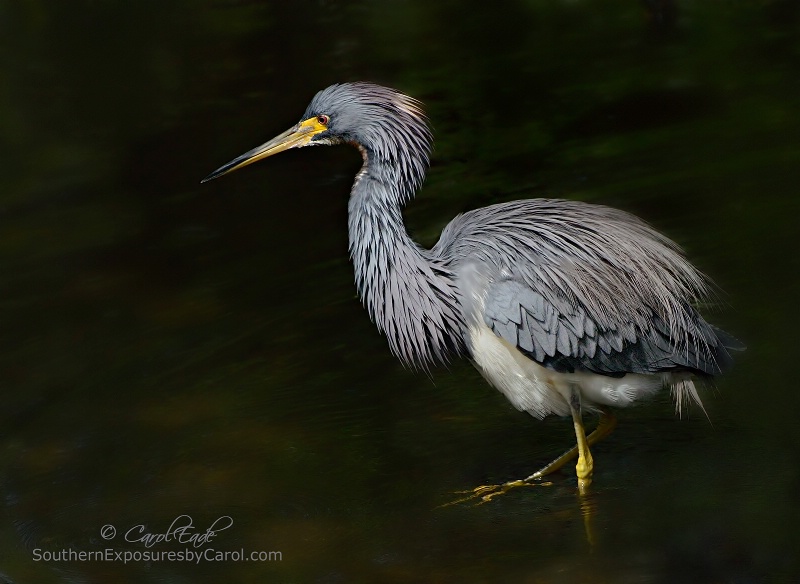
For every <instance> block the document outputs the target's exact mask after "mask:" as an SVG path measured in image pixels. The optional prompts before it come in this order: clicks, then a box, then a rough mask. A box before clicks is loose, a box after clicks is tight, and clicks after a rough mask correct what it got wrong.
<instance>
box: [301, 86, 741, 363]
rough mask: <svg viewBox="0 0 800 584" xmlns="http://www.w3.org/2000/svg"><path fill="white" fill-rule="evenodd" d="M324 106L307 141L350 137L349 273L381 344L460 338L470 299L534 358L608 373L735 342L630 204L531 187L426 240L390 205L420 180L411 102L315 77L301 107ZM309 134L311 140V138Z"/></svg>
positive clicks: (438, 346)
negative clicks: (355, 162) (700, 309)
mask: <svg viewBox="0 0 800 584" xmlns="http://www.w3.org/2000/svg"><path fill="white" fill-rule="evenodd" d="M321 114H324V115H327V116H329V117H330V123H329V125H328V131H327V132H324V133H321V134H319V135H318V136H316V137H315V139H314V142H316V143H321V144H332V143H340V142H346V143H351V144H354V145H356V146H357V147H358V148H359V150H360V151H361V153H362V156H363V158H364V166H363V167H362V169H361V171H360V172H359V174H358V176H357V177H356V181H355V183H354V185H353V189H352V192H351V197H350V202H349V234H350V254H351V257H352V260H353V263H354V267H355V273H356V285H357V288H358V291H359V294H360V295H361V297H362V299H363V302H364V304H365V306H366V308H367V310H368V312H369V314H370V316H371V318H372V319H373V320H374V322H375V323H376V324H377V326H378V328H379V329H380V330H381V331H382V332H383V333H384V334H385V335H386V337H387V339H388V341H389V345H390V348H391V350H392V352H393V353H394V354H395V355H396V356H397V357H399V358H400V359H401V360H402V361H403V362H404V363H406V364H407V365H410V366H416V367H423V368H427V367H428V366H429V365H431V364H433V363H435V362H437V361H442V362H443V361H447V360H448V358H449V356H451V355H454V354H460V353H465V352H469V348H468V347H467V345H466V342H465V340H464V332H465V330H466V327H467V322H468V320H469V319H470V318H471V317H472V316H473V315H471V314H466V307H467V306H472V303H471V301H469V300H467V299H465V298H462V296H461V294H462V291H461V290H460V289H459V284H458V279H459V273H460V272H461V271H462V270H463V269H465V268H466V267H469V268H470V269H477V270H479V271H480V272H481V274H482V280H481V281H482V282H484V284H483V285H482V287H481V288H480V289H478V290H470V292H471V294H474V295H477V296H479V297H480V299H481V302H482V303H483V308H484V313H483V318H484V320H485V323H486V325H487V326H489V327H490V328H491V329H492V330H493V331H494V332H495V333H496V334H497V335H499V336H501V337H502V338H504V339H505V340H507V341H508V342H510V343H511V344H513V345H514V346H516V347H518V348H519V349H520V350H521V351H523V352H524V353H525V354H526V355H528V356H529V357H531V358H532V359H534V360H536V361H537V362H540V363H541V364H543V365H545V366H546V367H550V368H552V369H555V370H558V371H574V370H587V371H594V372H597V373H601V374H604V375H611V376H618V375H623V374H625V373H627V372H637V373H653V372H665V371H666V372H669V371H684V370H686V371H690V372H693V373H699V374H702V375H715V374H717V373H719V372H721V371H722V370H724V369H725V368H727V367H728V366H729V365H730V363H731V357H730V355H729V353H728V351H727V348H738V346H737V345H738V342H736V341H735V339H733V338H732V337H730V336H729V335H727V334H726V333H724V332H722V331H719V329H716V328H714V327H712V326H711V325H709V324H708V323H706V322H705V321H704V320H703V319H702V317H700V316H699V315H698V313H697V312H696V311H695V310H694V308H693V307H692V305H693V304H695V303H697V302H700V301H703V300H705V299H707V298H708V290H709V286H708V284H707V282H706V280H705V278H704V276H703V275H702V274H700V272H698V271H697V270H696V269H695V268H694V267H693V266H692V265H691V264H690V263H689V262H688V261H687V260H686V259H685V258H684V256H683V254H682V252H681V250H680V249H679V248H678V246H677V245H676V244H675V243H673V242H672V241H670V240H669V239H668V238H666V237H664V236H663V235H661V234H659V233H657V232H656V231H654V230H653V229H652V228H650V227H649V226H648V225H647V224H645V223H644V222H642V221H641V220H639V219H637V218H636V217H634V216H632V215H630V214H628V213H624V212H622V211H618V210H615V209H611V208H608V207H603V206H599V205H591V204H587V203H581V202H573V201H564V200H545V199H532V200H523V201H514V202H510V203H502V204H498V205H493V206H490V207H485V208H482V209H477V210H474V211H470V212H468V213H464V214H463V215H460V216H458V217H456V218H455V219H454V220H453V221H452V222H451V223H450V224H448V225H447V227H445V229H444V231H443V232H442V235H441V238H440V240H439V242H438V243H437V244H436V245H435V246H434V247H433V249H431V250H424V249H421V248H420V247H419V246H418V245H417V244H416V243H414V242H413V241H412V240H411V238H410V237H409V235H408V233H407V232H406V229H405V226H404V224H403V218H402V212H401V210H402V206H403V205H404V204H405V203H406V202H408V200H409V199H410V198H411V197H413V195H414V193H415V192H416V190H417V189H418V188H419V186H420V185H421V184H422V181H423V179H424V176H425V171H426V169H427V166H428V157H429V153H430V149H431V142H432V138H431V134H430V130H429V129H428V126H427V123H426V120H425V117H424V114H423V113H422V110H421V107H420V105H419V102H417V101H416V100H414V99H412V98H410V97H408V96H405V95H403V94H401V93H399V92H396V91H394V90H391V89H388V88H385V87H381V86H378V85H373V84H369V83H345V84H339V85H334V86H331V87H329V88H327V89H324V90H322V91H320V92H319V93H318V94H317V95H316V96H315V97H314V99H313V100H312V102H311V104H310V105H309V107H308V109H307V110H306V113H305V116H304V119H307V118H309V117H312V116H316V115H321ZM312 143H313V142H312Z"/></svg>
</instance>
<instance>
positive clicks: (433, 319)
mask: <svg viewBox="0 0 800 584" xmlns="http://www.w3.org/2000/svg"><path fill="white" fill-rule="evenodd" d="M362 154H363V156H364V166H363V167H362V169H361V171H360V172H359V173H358V176H357V177H356V181H355V184H354V185H353V190H352V193H351V196H350V203H349V232H350V257H351V258H352V260H353V265H354V268H355V274H356V286H357V288H358V292H359V295H360V296H361V299H362V301H363V302H364V305H365V307H366V308H367V311H368V312H369V314H370V317H371V318H372V320H373V321H374V322H375V324H376V325H377V326H378V328H379V329H380V331H381V332H383V333H384V334H385V335H386V337H387V339H388V341H389V346H390V348H391V350H392V352H393V353H394V354H395V355H396V356H397V357H398V358H399V359H400V360H401V361H403V362H404V363H405V364H406V365H410V366H415V367H423V368H425V367H427V366H428V365H429V364H432V363H435V362H437V361H440V362H445V361H447V360H448V357H449V355H451V354H454V353H459V352H461V351H462V349H463V347H462V341H461V330H462V317H461V309H460V304H461V303H460V298H459V293H458V289H457V287H456V284H455V282H454V278H453V275H452V273H451V272H449V270H448V269H447V268H446V267H445V266H443V265H441V263H440V262H437V261H435V260H434V259H433V258H431V257H430V255H429V253H428V252H427V251H426V250H423V249H422V248H420V247H419V246H418V245H417V244H416V243H415V242H414V241H413V240H412V239H411V237H410V236H409V235H408V232H407V231H406V228H405V225H404V224H403V215H402V204H403V202H404V201H406V200H408V199H409V198H410V197H411V196H413V189H414V188H415V187H409V186H408V185H409V184H410V183H409V182H408V180H407V178H408V177H404V176H402V172H401V170H399V169H397V168H394V167H393V166H392V165H391V164H390V163H388V162H387V161H379V162H378V163H375V162H376V161H375V160H372V159H371V155H370V153H369V152H367V151H365V150H363V149H362ZM420 182H421V179H420ZM398 185H405V188H411V189H412V190H411V192H410V193H409V192H405V191H402V190H400V189H402V187H398Z"/></svg>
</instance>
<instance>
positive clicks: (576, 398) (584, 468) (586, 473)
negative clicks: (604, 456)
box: [569, 386, 594, 495]
mask: <svg viewBox="0 0 800 584" xmlns="http://www.w3.org/2000/svg"><path fill="white" fill-rule="evenodd" d="M569 411H570V412H572V423H573V424H574V426H575V439H576V441H577V442H578V463H577V464H576V465H575V472H576V474H577V475H578V492H579V493H580V494H581V495H584V494H585V493H586V490H587V489H588V488H589V485H591V484H592V473H593V472H594V460H593V459H592V453H591V451H590V450H589V442H588V441H587V440H586V431H585V430H584V429H583V416H582V415H581V394H580V393H579V391H578V388H577V387H574V386H573V387H572V392H571V395H570V400H569Z"/></svg>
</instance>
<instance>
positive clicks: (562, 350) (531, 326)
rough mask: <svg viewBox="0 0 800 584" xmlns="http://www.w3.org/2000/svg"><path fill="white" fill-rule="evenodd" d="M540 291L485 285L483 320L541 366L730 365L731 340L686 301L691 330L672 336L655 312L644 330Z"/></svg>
mask: <svg viewBox="0 0 800 584" xmlns="http://www.w3.org/2000/svg"><path fill="white" fill-rule="evenodd" d="M542 292H544V293H542ZM542 292H540V291H537V290H535V289H534V288H532V287H531V286H530V285H528V284H526V283H523V282H520V281H518V280H515V279H504V280H500V281H496V282H494V283H493V284H490V286H489V288H488V289H487V294H486V305H485V313H484V321H485V323H486V325H487V326H488V327H489V328H491V329H492V331H494V333H495V334H497V335H498V336H500V337H502V338H503V339H505V340H506V341H508V342H509V343H511V344H513V345H514V346H516V347H517V348H518V349H519V350H520V351H522V352H523V353H524V354H525V355H527V356H528V357H530V358H531V359H533V360H534V361H537V362H538V363H541V364H542V365H544V366H545V367H548V368H551V369H554V370H556V371H562V372H573V371H592V372H595V373H600V374H603V375H609V376H621V375H624V374H625V373H658V372H666V371H672V370H688V371H692V372H694V373H699V374H705V375H716V374H719V373H721V372H722V371H723V370H725V369H727V368H728V367H729V366H730V365H731V364H732V359H731V356H730V354H729V353H728V351H727V350H726V347H725V339H726V338H728V339H730V342H729V343H728V344H729V345H733V343H734V342H735V340H734V339H732V338H731V337H729V336H728V335H726V334H725V333H723V332H722V331H719V329H715V328H714V327H712V326H711V325H709V324H708V323H706V322H705V321H704V320H703V319H702V318H701V317H700V316H699V315H698V314H697V312H696V311H694V309H692V308H691V307H689V306H687V307H686V309H687V310H690V311H691V313H692V315H693V317H694V320H695V331H694V333H693V334H689V333H686V334H684V335H683V336H682V338H680V339H676V338H674V336H673V335H672V334H671V332H670V327H668V326H667V325H666V323H664V322H663V320H662V319H661V318H660V317H659V316H657V315H655V314H653V315H652V317H651V325H652V326H650V327H649V328H648V329H647V330H642V329H641V328H640V327H639V326H636V325H633V324H630V323H620V324H619V325H618V326H609V325H601V324H598V323H597V322H595V321H594V320H593V319H592V318H591V317H590V316H589V315H587V312H586V310H585V309H584V308H583V307H582V306H580V305H575V304H570V303H569V302H568V301H567V300H566V298H563V297H560V296H559V295H558V294H557V293H554V292H553V291H552V290H543V291H542ZM731 348H735V347H731Z"/></svg>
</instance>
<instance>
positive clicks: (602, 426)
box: [444, 403, 617, 506]
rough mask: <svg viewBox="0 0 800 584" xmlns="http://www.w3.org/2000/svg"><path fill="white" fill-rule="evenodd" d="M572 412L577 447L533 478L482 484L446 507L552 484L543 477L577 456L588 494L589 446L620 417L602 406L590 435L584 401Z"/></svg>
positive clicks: (581, 480)
mask: <svg viewBox="0 0 800 584" xmlns="http://www.w3.org/2000/svg"><path fill="white" fill-rule="evenodd" d="M570 411H572V419H573V422H574V424H575V436H576V438H577V441H578V445H577V446H575V447H574V448H571V449H570V450H568V451H566V452H565V453H564V454H562V455H561V456H559V457H558V458H556V459H555V460H554V461H552V462H551V463H550V464H548V465H546V466H545V467H544V468H542V469H540V470H537V471H536V472H535V473H533V474H532V475H530V476H529V477H526V478H524V479H522V480H516V481H508V482H507V483H503V484H501V485H481V486H480V487H476V488H475V489H473V490H471V491H463V494H466V495H469V496H468V497H464V498H462V499H458V500H456V501H453V502H451V503H447V504H446V505H444V506H448V505H453V504H455V503H462V502H464V501H470V500H472V499H477V498H480V499H481V502H483V503H488V502H489V501H491V500H492V499H493V498H494V497H497V496H498V495H502V494H503V493H507V492H508V491H510V490H511V489H513V488H516V487H535V486H545V485H548V484H549V483H542V482H539V479H541V478H542V477H544V476H546V475H548V474H550V473H552V472H555V471H557V470H558V469H560V468H561V467H562V466H564V465H565V464H566V463H568V462H569V461H571V460H574V459H575V458H576V457H577V458H578V464H577V466H576V471H577V473H578V490H579V492H580V493H581V494H584V493H585V492H586V489H587V487H588V486H589V484H590V483H591V475H592V467H593V463H592V458H591V456H592V455H591V453H590V452H589V446H592V445H594V444H596V443H597V442H599V441H600V440H602V439H603V438H605V437H606V436H608V435H609V434H611V432H613V431H614V428H615V427H616V426H617V418H616V416H614V414H613V413H612V412H611V411H610V410H608V409H606V408H602V409H601V413H600V421H599V423H598V424H597V428H595V430H594V432H592V433H591V434H589V436H586V434H585V432H584V429H583V422H582V420H581V416H580V403H578V408H577V411H576V409H575V408H573V407H572V404H571V403H570ZM576 414H577V415H576ZM581 449H582V450H583V456H582V457H581ZM587 463H588V464H587Z"/></svg>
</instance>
